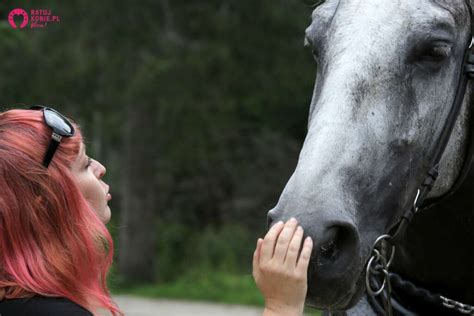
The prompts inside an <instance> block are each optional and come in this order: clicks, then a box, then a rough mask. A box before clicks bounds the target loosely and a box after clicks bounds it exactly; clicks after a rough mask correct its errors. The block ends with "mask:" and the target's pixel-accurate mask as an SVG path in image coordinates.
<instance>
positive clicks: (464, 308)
mask: <svg viewBox="0 0 474 316" xmlns="http://www.w3.org/2000/svg"><path fill="white" fill-rule="evenodd" d="M439 298H440V299H441V301H442V302H443V306H444V307H446V308H449V309H454V310H455V311H457V312H460V313H462V314H467V315H474V306H472V305H467V304H463V303H460V302H457V301H455V300H452V299H450V298H447V297H444V296H442V295H440V296H439Z"/></svg>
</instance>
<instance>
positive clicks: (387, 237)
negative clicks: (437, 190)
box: [372, 190, 420, 268]
mask: <svg viewBox="0 0 474 316" xmlns="http://www.w3.org/2000/svg"><path fill="white" fill-rule="evenodd" d="M419 192H420V190H418V194H417V198H416V200H417V199H418V196H419ZM416 200H415V202H416ZM391 238H392V236H390V235H388V234H385V235H381V236H379V237H378V238H377V239H376V240H375V242H374V246H373V248H372V249H373V250H372V251H373V252H375V251H376V252H377V253H378V254H379V256H380V257H383V256H382V255H381V254H380V252H379V251H378V250H377V249H376V248H375V247H377V244H378V243H379V242H380V241H382V240H384V239H386V240H387V241H389V240H390V239H391ZM394 257H395V246H394V245H392V250H391V251H390V259H388V262H387V268H389V267H390V265H391V264H392V261H393V258H394Z"/></svg>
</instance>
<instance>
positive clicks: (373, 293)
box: [365, 256, 387, 296]
mask: <svg viewBox="0 0 474 316" xmlns="http://www.w3.org/2000/svg"><path fill="white" fill-rule="evenodd" d="M374 259H375V256H372V257H370V259H369V263H368V264H367V269H366V272H365V286H366V288H367V292H368V293H369V295H370V296H378V295H379V294H380V293H382V291H383V290H384V289H385V283H386V280H387V279H386V278H384V279H383V283H382V286H381V287H380V289H378V290H377V291H374V290H373V289H372V286H371V285H370V267H371V265H372V262H373V261H374Z"/></svg>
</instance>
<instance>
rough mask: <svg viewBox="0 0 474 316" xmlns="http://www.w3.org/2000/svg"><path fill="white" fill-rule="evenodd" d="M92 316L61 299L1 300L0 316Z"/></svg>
mask: <svg viewBox="0 0 474 316" xmlns="http://www.w3.org/2000/svg"><path fill="white" fill-rule="evenodd" d="M33 315H34V316H60V315H61V316H62V315H68V316H69V315H70V316H92V313H91V312H89V311H88V310H87V309H85V308H83V307H82V306H80V305H78V304H76V303H74V302H72V301H71V300H69V299H67V298H63V297H44V296H33V297H30V298H18V299H9V300H3V301H1V302H0V316H33Z"/></svg>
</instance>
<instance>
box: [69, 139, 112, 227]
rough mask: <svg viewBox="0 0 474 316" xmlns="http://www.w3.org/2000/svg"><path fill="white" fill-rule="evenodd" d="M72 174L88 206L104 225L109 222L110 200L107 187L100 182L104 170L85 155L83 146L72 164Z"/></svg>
mask: <svg viewBox="0 0 474 316" xmlns="http://www.w3.org/2000/svg"><path fill="white" fill-rule="evenodd" d="M71 170H72V173H73V175H74V177H75V180H76V183H77V185H78V186H79V188H80V190H81V192H82V194H84V197H85V199H86V200H87V202H88V203H89V205H90V206H91V207H92V208H93V209H94V210H95V211H96V213H97V215H99V218H100V219H101V220H102V222H103V223H104V224H107V223H108V222H109V221H110V216H111V213H110V207H109V205H108V202H109V201H110V200H111V199H112V195H110V193H109V186H108V185H107V184H106V183H105V182H104V181H102V177H103V176H104V175H105V172H106V169H105V167H104V166H103V165H101V164H100V163H99V162H98V161H96V160H94V159H92V158H89V157H88V156H87V155H86V150H85V146H84V144H82V145H81V149H80V150H79V155H78V156H77V158H76V161H74V163H73V164H72V168H71Z"/></svg>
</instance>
